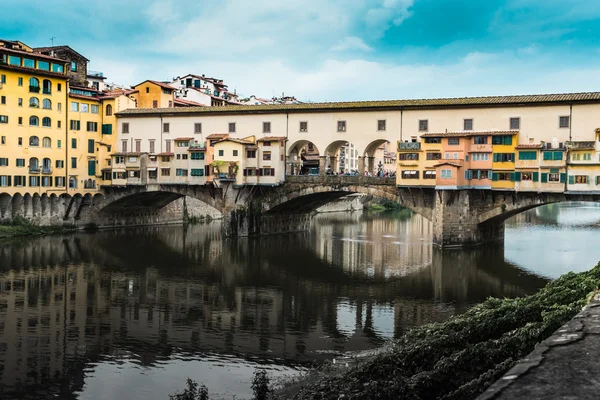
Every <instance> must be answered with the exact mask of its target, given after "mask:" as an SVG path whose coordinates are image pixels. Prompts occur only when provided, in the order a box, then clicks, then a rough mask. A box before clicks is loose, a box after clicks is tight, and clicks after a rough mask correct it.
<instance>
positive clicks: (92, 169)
mask: <svg viewBox="0 0 600 400" xmlns="http://www.w3.org/2000/svg"><path fill="white" fill-rule="evenodd" d="M88 175H89V176H96V160H89V161H88Z"/></svg>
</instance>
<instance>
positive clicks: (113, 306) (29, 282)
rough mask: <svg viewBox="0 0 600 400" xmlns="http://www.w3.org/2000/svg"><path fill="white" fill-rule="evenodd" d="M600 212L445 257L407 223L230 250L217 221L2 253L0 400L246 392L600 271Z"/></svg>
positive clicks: (7, 246)
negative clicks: (267, 379) (255, 384)
mask: <svg viewBox="0 0 600 400" xmlns="http://www.w3.org/2000/svg"><path fill="white" fill-rule="evenodd" d="M599 227H600V207H597V206H596V205H592V204H583V203H572V204H569V203H566V204H559V205H551V206H545V207H540V208H538V209H535V210H531V211H528V212H526V213H523V214H520V215H518V216H516V217H514V218H513V219H511V220H509V221H507V227H506V239H505V243H504V244H502V245H495V246H491V247H485V248H480V249H471V250H455V251H444V252H442V251H440V250H437V249H435V248H433V247H432V243H431V231H432V228H431V224H430V223H429V222H428V221H426V220H424V219H423V218H422V217H420V216H418V215H415V214H411V213H408V212H406V211H400V212H383V213H361V212H354V213H331V214H322V215H318V216H317V217H316V218H315V221H314V223H313V228H312V231H311V232H309V233H302V234H289V235H279V236H274V237H266V238H261V239H240V240H224V239H223V238H221V236H220V233H219V224H218V223H214V224H207V225H196V226H191V227H188V228H187V229H184V228H183V227H181V226H171V227H148V228H136V229H124V230H119V231H102V232H99V233H95V234H73V235H66V236H49V237H40V238H33V239H26V240H18V241H14V240H13V241H9V242H3V243H0V385H1V386H0V398H2V399H5V398H31V399H37V398H40V399H46V398H69V399H90V400H91V399H93V400H103V399H107V400H108V399H111V400H112V399H132V400H137V399H140V400H141V399H143V400H163V399H164V400H166V399H168V395H169V394H172V393H174V392H176V391H177V390H179V389H181V388H183V386H184V383H185V379H186V378H187V377H191V378H193V379H195V380H196V381H198V382H203V383H205V384H206V385H207V386H208V388H209V391H210V394H211V399H213V398H225V399H232V398H234V397H235V398H237V399H243V398H249V397H250V396H251V388H250V380H251V377H252V373H253V372H254V371H255V370H256V369H257V368H264V369H266V370H267V371H268V372H269V374H270V375H271V377H273V378H275V379H277V378H279V377H284V376H289V375H294V374H297V373H298V372H300V371H302V370H304V369H305V368H306V367H307V366H308V365H310V363H311V362H313V361H315V360H316V361H323V360H327V359H331V358H332V357H334V356H336V355H338V354H341V353H343V352H346V351H357V350H368V349H373V348H376V347H378V346H380V345H381V344H382V343H383V342H385V341H386V340H389V339H392V338H394V337H397V336H399V335H401V334H402V333H403V332H406V331H407V330H408V329H410V328H412V327H415V326H418V325H422V324H425V323H429V322H434V321H443V320H445V319H446V318H448V317H449V316H451V315H454V314H457V313H461V312H464V311H465V310H466V309H468V307H470V306H472V305H474V304H476V303H478V302H481V301H483V300H485V299H486V298H487V297H488V296H500V297H502V296H507V297H512V296H522V295H527V294H530V293H534V292H535V291H536V290H538V289H539V288H540V287H542V286H543V285H544V284H545V283H546V282H547V281H548V280H549V279H552V278H555V277H557V276H559V275H561V274H563V273H565V272H567V271H571V270H572V271H583V270H586V269H589V268H591V267H592V266H593V265H595V264H596V263H597V262H598V260H600V247H598V246H595V245H594V244H595V243H598V242H600V228H599Z"/></svg>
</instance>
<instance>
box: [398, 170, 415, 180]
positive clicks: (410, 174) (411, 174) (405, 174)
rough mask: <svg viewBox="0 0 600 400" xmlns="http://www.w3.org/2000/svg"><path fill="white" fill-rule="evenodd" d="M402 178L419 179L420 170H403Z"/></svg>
mask: <svg viewBox="0 0 600 400" xmlns="http://www.w3.org/2000/svg"><path fill="white" fill-rule="evenodd" d="M402 179H419V171H402Z"/></svg>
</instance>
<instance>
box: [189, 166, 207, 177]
mask: <svg viewBox="0 0 600 400" xmlns="http://www.w3.org/2000/svg"><path fill="white" fill-rule="evenodd" d="M191 175H192V176H204V168H192V171H191Z"/></svg>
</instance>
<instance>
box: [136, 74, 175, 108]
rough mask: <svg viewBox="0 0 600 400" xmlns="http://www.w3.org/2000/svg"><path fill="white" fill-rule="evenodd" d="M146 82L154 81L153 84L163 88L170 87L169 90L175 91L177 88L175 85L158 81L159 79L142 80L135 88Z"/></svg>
mask: <svg viewBox="0 0 600 400" xmlns="http://www.w3.org/2000/svg"><path fill="white" fill-rule="evenodd" d="M146 82H150V83H153V84H155V85H157V86H160V87H162V88H163V89H169V90H173V91H174V90H175V88H174V87H173V86H169V85H167V84H166V83H162V82H158V81H153V80H152V79H146V80H145V81H144V82H141V83H138V84H137V85H135V86H134V88H136V87H138V86H140V85H143V84H144V83H146ZM151 110H152V109H151Z"/></svg>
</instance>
